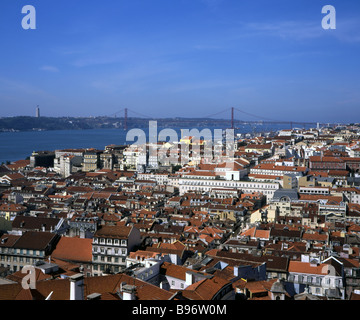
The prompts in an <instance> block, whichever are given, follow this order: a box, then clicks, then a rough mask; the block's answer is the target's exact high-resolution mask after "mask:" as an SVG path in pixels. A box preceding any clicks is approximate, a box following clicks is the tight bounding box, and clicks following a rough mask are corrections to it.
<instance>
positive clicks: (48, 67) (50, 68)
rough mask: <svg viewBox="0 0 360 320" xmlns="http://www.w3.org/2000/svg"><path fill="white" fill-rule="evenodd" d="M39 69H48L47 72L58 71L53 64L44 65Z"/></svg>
mask: <svg viewBox="0 0 360 320" xmlns="http://www.w3.org/2000/svg"><path fill="white" fill-rule="evenodd" d="M40 70H42V71H48V72H59V69H58V68H57V67H54V66H49V65H45V66H42V67H40Z"/></svg>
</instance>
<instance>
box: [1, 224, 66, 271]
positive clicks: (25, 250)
mask: <svg viewBox="0 0 360 320" xmlns="http://www.w3.org/2000/svg"><path fill="white" fill-rule="evenodd" d="M59 239H60V236H58V235H57V234H54V233H51V232H37V231H27V232H25V233H23V234H22V235H12V234H4V235H2V237H1V238H0V266H2V267H5V268H8V270H9V271H10V272H16V271H18V270H21V268H22V267H24V266H25V265H33V264H35V263H36V262H38V261H44V260H45V259H46V257H47V256H48V255H49V254H51V252H52V251H53V250H54V248H55V245H56V243H57V241H58V240H59Z"/></svg>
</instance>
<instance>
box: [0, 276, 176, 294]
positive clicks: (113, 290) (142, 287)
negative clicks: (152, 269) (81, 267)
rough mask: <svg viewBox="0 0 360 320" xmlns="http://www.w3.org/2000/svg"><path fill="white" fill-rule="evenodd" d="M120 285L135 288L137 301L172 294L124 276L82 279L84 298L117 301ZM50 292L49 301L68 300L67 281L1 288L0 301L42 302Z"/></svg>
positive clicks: (68, 286)
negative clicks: (95, 295) (94, 296)
mask: <svg viewBox="0 0 360 320" xmlns="http://www.w3.org/2000/svg"><path fill="white" fill-rule="evenodd" d="M121 283H123V284H125V283H126V284H129V285H135V286H136V298H137V300H168V299H170V298H171V297H172V296H173V293H171V292H168V291H166V290H163V289H160V288H159V287H157V286H154V285H152V284H149V283H147V282H143V281H141V280H138V279H135V278H133V277H130V276H127V275H125V274H116V275H108V276H103V277H86V278H84V286H83V288H84V298H85V299H86V297H87V296H88V295H90V294H92V293H100V294H101V295H104V297H103V299H104V300H108V299H117V297H118V295H117V293H118V292H119V290H120V286H121ZM51 292H53V294H52V296H51V300H69V299H70V281H69V279H56V280H47V281H39V282H37V283H36V289H34V290H24V289H23V288H22V287H21V285H20V284H17V283H16V284H6V285H2V286H1V290H0V300H16V299H17V300H33V299H35V300H44V299H45V298H46V297H47V296H48V295H49V294H50V293H51Z"/></svg>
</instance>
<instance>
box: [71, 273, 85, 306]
mask: <svg viewBox="0 0 360 320" xmlns="http://www.w3.org/2000/svg"><path fill="white" fill-rule="evenodd" d="M83 286H84V275H83V274H82V273H77V274H75V275H73V276H71V277H70V300H84V290H83Z"/></svg>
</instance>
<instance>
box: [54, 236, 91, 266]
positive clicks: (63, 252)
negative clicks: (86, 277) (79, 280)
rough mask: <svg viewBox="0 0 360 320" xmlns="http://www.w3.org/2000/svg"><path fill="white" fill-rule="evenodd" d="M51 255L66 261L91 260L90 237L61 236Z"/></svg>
mask: <svg viewBox="0 0 360 320" xmlns="http://www.w3.org/2000/svg"><path fill="white" fill-rule="evenodd" d="M51 256H52V257H53V258H56V259H62V260H67V261H79V262H88V263H89V262H91V261H92V239H82V238H71V237H61V238H60V240H59V242H58V243H57V245H56V248H55V250H54V251H53V252H52V254H51Z"/></svg>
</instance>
